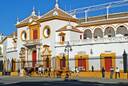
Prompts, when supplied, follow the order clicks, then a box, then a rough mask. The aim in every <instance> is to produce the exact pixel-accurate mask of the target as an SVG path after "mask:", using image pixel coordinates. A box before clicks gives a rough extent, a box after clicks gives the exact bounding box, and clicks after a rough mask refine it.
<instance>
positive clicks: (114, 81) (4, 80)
mask: <svg viewBox="0 0 128 86" xmlns="http://www.w3.org/2000/svg"><path fill="white" fill-rule="evenodd" d="M43 81H47V82H53V81H63V80H62V79H61V78H53V79H51V78H43V77H10V76H2V77H0V83H4V84H11V83H18V82H43ZM69 81H70V80H69ZM77 81H79V82H94V83H103V84H104V83H107V84H118V83H127V84H128V80H122V79H97V78H78V79H77Z"/></svg>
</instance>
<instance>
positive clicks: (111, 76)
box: [110, 67, 114, 79]
mask: <svg viewBox="0 0 128 86" xmlns="http://www.w3.org/2000/svg"><path fill="white" fill-rule="evenodd" d="M113 74H114V68H113V67H111V68H110V79H112V78H113Z"/></svg>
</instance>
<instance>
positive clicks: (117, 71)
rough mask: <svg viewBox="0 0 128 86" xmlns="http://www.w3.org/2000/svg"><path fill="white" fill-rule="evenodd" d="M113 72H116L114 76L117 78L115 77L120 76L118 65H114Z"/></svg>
mask: <svg viewBox="0 0 128 86" xmlns="http://www.w3.org/2000/svg"><path fill="white" fill-rule="evenodd" d="M115 72H116V74H115V78H116V79H117V77H119V78H120V70H119V68H118V67H116V69H115Z"/></svg>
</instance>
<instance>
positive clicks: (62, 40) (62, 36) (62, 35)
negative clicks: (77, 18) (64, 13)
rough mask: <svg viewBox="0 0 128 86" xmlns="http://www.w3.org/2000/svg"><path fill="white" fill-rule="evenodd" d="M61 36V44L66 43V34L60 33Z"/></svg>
mask: <svg viewBox="0 0 128 86" xmlns="http://www.w3.org/2000/svg"><path fill="white" fill-rule="evenodd" d="M59 36H60V43H63V42H65V33H63V32H60V33H59Z"/></svg>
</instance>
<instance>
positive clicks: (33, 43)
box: [24, 39, 41, 46]
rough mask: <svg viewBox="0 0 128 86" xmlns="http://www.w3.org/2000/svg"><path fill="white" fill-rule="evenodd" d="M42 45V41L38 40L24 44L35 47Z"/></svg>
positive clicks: (27, 41)
mask: <svg viewBox="0 0 128 86" xmlns="http://www.w3.org/2000/svg"><path fill="white" fill-rule="evenodd" d="M40 44H41V39H36V40H26V41H25V42H24V45H25V46H34V45H40Z"/></svg>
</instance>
